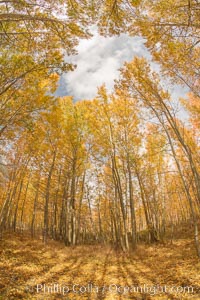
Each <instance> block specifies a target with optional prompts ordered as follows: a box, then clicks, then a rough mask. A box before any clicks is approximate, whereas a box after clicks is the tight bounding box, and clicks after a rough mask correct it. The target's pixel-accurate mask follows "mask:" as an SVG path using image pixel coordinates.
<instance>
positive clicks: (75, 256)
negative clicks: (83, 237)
mask: <svg viewBox="0 0 200 300" xmlns="http://www.w3.org/2000/svg"><path fill="white" fill-rule="evenodd" d="M0 252H1V257H0V299H3V300H4V299H9V300H11V299H44V300H46V299H91V300H93V299H138V300H139V299H158V300H159V299H164V300H167V299H188V300H189V299H200V261H198V259H197V258H196V254H195V252H194V246H193V243H192V242H191V241H190V240H189V239H183V240H177V241H176V242H174V244H173V245H170V244H169V245H154V246H138V249H137V251H136V252H135V253H132V254H127V253H121V252H116V251H114V250H112V249H111V248H109V247H101V246H78V247H75V248H67V247H64V246H63V245H62V244H59V243H57V242H53V241H50V242H49V244H48V245H47V246H45V245H43V244H42V242H41V241H40V240H39V241H38V240H31V239H30V238H28V237H23V236H17V235H6V236H5V237H4V240H3V241H1V247H0ZM37 284H42V285H43V287H44V284H46V286H48V287H50V286H51V287H53V286H54V284H58V287H64V286H68V287H70V288H72V286H73V285H74V284H77V285H78V284H79V287H81V286H88V284H92V285H90V286H89V287H90V288H91V291H89V292H84V293H78V292H77V289H78V288H77V287H78V286H76V288H75V290H76V292H73V291H69V292H68V293H66V294H65V295H64V296H63V295H62V293H57V292H56V291H55V292H54V291H53V292H52V293H50V294H48V293H46V294H44V292H40V293H37V290H36V286H37ZM111 284H114V285H113V286H112V288H113V290H112V291H109V290H108V287H109V285H111ZM115 285H116V286H122V287H123V288H124V287H127V286H129V287H130V286H142V287H144V285H146V287H147V286H148V287H150V286H151V287H153V286H158V285H159V286H164V285H167V286H169V287H171V286H177V287H178V286H179V287H184V286H192V287H193V288H194V292H193V293H190V294H188V293H187V292H186V293H179V294H178V293H175V292H172V291H171V290H168V291H167V292H166V293H162V294H156V295H150V293H148V292H147V291H146V292H145V291H140V292H139V293H133V291H131V290H129V291H127V290H125V291H124V290H123V288H121V290H119V291H118V292H115V291H114V287H115ZM104 286H105V289H104V288H103V287H104ZM95 287H99V290H98V292H97V291H96V288H95ZM83 291H84V288H83Z"/></svg>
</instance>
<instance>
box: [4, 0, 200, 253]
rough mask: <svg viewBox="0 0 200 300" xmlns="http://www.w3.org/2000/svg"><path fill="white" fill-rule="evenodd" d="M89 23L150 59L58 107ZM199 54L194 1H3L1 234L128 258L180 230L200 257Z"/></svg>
mask: <svg viewBox="0 0 200 300" xmlns="http://www.w3.org/2000/svg"><path fill="white" fill-rule="evenodd" d="M93 24H96V25H97V27H98V30H99V32H100V34H102V35H105V36H108V35H115V34H121V33H127V34H129V35H132V36H136V35H140V36H142V37H143V38H144V39H145V45H146V47H147V48H148V50H149V51H150V53H151V56H152V60H151V61H150V62H149V61H147V60H146V59H144V58H142V57H134V58H133V60H132V61H131V62H128V63H127V62H126V63H125V64H124V66H123V67H122V68H121V70H120V78H119V80H116V82H115V87H114V89H113V91H112V92H108V91H107V90H106V87H105V86H104V85H102V86H101V87H99V89H98V93H97V96H96V98H95V99H93V100H83V101H79V102H76V103H74V102H73V98H72V97H71V96H66V97H55V96H54V92H55V91H56V88H57V86H58V81H59V76H60V75H61V74H62V73H63V72H67V71H69V70H73V68H74V66H73V65H71V64H70V63H69V62H68V56H69V55H73V54H75V53H76V45H77V44H78V41H79V40H80V39H81V38H85V39H88V38H90V36H91V34H90V26H91V25H93ZM199 44H200V2H199V1H198V0H187V1H186V0H174V1H165V0H155V1H152V0H150V1H145V0H134V1H129V0H121V1H117V0H103V1H92V0H91V1H71V0H55V1H53V2H52V1H50V0H49V1H42V0H17V1H16V0H13V1H0V155H1V159H0V191H1V193H0V233H1V234H3V232H4V231H6V230H9V231H14V232H15V231H18V232H27V231H28V232H29V233H30V235H31V236H32V237H35V236H38V235H39V234H42V237H43V240H44V242H47V240H48V239H55V240H60V241H63V242H64V243H65V244H66V245H77V244H85V243H104V244H107V243H109V244H111V245H113V246H114V247H117V248H120V249H122V250H124V251H126V250H129V249H135V248H136V247H137V244H138V243H140V242H143V241H148V242H149V243H154V242H163V241H164V240H165V238H170V237H171V238H173V235H174V231H176V230H179V231H180V230H181V228H184V229H185V226H187V227H191V228H193V238H194V244H195V247H196V251H197V255H198V257H200V241H199V238H200V234H199V226H200V222H199V219H200V140H199V132H200V47H199ZM152 61H153V62H156V63H157V64H158V65H159V72H157V73H156V72H155V71H154V70H153V69H152ZM170 84H179V85H180V86H182V87H184V88H185V87H187V89H188V90H189V93H188V96H187V98H186V99H174V97H172V96H171V95H170V92H169V90H168V89H167V88H166V86H167V85H170ZM180 108H181V109H183V108H184V110H185V115H187V118H186V117H185V118H183V116H181V114H180V113H179V111H178V110H179V109H180ZM191 232H192V231H191Z"/></svg>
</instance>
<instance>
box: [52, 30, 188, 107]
mask: <svg viewBox="0 0 200 300" xmlns="http://www.w3.org/2000/svg"><path fill="white" fill-rule="evenodd" d="M92 33H93V37H92V38H91V39H90V40H81V41H80V44H79V46H78V47H77V50H78V55H76V56H74V57H72V58H71V61H72V62H73V63H74V64H76V65H77V68H76V69H75V71H73V72H69V73H67V74H64V75H63V76H62V77H61V79H60V86H59V88H58V90H57V93H56V95H59V96H65V95H71V96H73V97H74V100H75V101H79V100H82V99H92V98H94V97H95V96H96V94H97V88H98V87H99V86H101V85H102V84H103V83H105V84H106V87H107V89H108V90H109V91H111V90H112V87H113V84H114V79H117V78H118V76H119V68H120V67H121V66H122V65H123V63H124V62H125V61H131V60H132V59H133V57H134V56H144V57H146V58H148V59H150V54H149V53H148V51H147V49H146V48H145V46H144V40H143V39H142V38H141V37H129V36H128V35H125V34H122V35H121V36H113V37H107V38H105V37H102V36H100V35H99V34H98V33H97V31H96V30H95V29H93V30H92ZM154 68H155V69H157V67H156V65H154ZM184 94H185V91H184V90H183V89H182V88H180V87H174V88H173V96H175V97H177V96H178V97H179V96H183V95H184Z"/></svg>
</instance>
